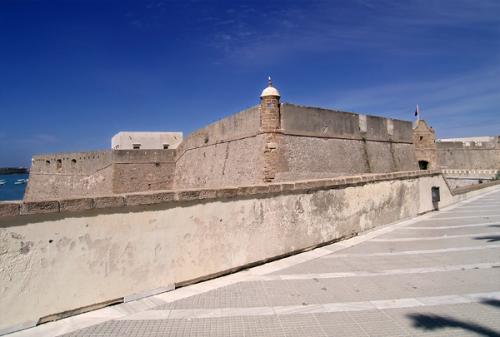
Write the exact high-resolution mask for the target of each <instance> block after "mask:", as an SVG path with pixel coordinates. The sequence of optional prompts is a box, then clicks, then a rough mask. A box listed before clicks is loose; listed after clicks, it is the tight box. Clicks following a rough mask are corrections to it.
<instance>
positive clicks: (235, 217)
mask: <svg viewBox="0 0 500 337" xmlns="http://www.w3.org/2000/svg"><path fill="white" fill-rule="evenodd" d="M432 187H439V188H440V191H441V201H440V202H439V206H440V207H444V206H446V205H449V204H451V203H453V202H456V201H459V200H463V199H464V198H467V197H469V196H471V195H472V194H474V193H481V191H473V192H467V190H465V191H463V192H467V193H464V194H454V193H452V192H450V190H449V189H448V185H447V184H446V181H445V180H444V179H443V177H442V175H441V174H440V172H439V171H432V170H431V171H411V172H396V173H380V174H365V175H360V176H351V177H336V178H329V179H317V180H307V181H296V182H282V183H269V184H259V185H249V186H240V187H237V188H218V189H190V190H178V191H156V192H155V191H150V192H142V193H128V194H115V195H109V196H96V197H86V198H78V199H59V200H54V199H51V200H44V201H31V202H30V201H24V202H0V228H1V230H0V248H1V251H2V254H1V255H0V268H2V269H3V270H4V271H5V272H3V273H1V274H0V284H2V287H3V288H2V296H0V308H3V309H4V310H2V313H3V314H2V315H1V316H0V333H2V332H4V333H5V332H8V331H13V330H16V329H20V328H27V327H30V326H34V325H36V324H40V323H43V322H47V321H50V320H54V319H59V318H62V317H65V316H67V315H71V314H74V313H76V312H84V311H86V310H92V309H95V308H97V307H100V306H105V305H109V304H112V303H119V302H128V301H132V300H134V299H138V298H142V297H144V296H148V295H151V294H155V293H160V292H164V291H168V290H171V289H173V288H174V287H178V286H181V285H185V284H189V283H193V282H197V281H200V280H203V279H207V278H212V277H215V276H218V275H221V274H225V273H229V272H232V271H235V270H238V269H242V268H245V267H248V266H249V265H255V264H258V263H263V262H266V261H269V260H272V259H276V258H279V257H283V256H287V255H290V254H293V253H296V252H300V251H304V250H308V249H310V248H312V247H317V246H320V245H323V244H327V243H331V242H334V241H336V240H341V239H343V238H347V237H350V236H353V235H356V234H357V233H359V232H362V231H364V230H367V229H370V228H373V227H376V226H380V225H383V224H388V223H391V222H395V221H398V220H401V219H404V218H408V217H413V216H415V215H417V214H419V213H425V212H428V211H431V210H433V209H434V205H433V202H432V198H431V188H432ZM482 187H484V186H482ZM490 188H496V187H495V186H492V187H490ZM486 190H487V189H486ZM471 193H472V194H471ZM353 200H356V202H353ZM6 308H8V310H7V309H6Z"/></svg>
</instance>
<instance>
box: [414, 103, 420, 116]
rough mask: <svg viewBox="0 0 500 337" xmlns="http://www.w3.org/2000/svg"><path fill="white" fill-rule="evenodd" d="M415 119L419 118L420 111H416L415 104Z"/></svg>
mask: <svg viewBox="0 0 500 337" xmlns="http://www.w3.org/2000/svg"><path fill="white" fill-rule="evenodd" d="M415 117H417V118H420V111H419V110H418V104H417V109H416V110H415Z"/></svg>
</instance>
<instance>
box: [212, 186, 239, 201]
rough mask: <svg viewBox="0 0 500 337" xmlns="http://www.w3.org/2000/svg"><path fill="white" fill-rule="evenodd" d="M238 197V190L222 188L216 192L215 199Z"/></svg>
mask: <svg viewBox="0 0 500 337" xmlns="http://www.w3.org/2000/svg"><path fill="white" fill-rule="evenodd" d="M237 195H238V189H237V188H236V187H235V188H222V189H218V190H217V191H216V196H217V198H224V199H226V198H234V197H236V196H237Z"/></svg>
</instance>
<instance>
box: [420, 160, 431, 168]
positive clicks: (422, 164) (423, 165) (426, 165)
mask: <svg viewBox="0 0 500 337" xmlns="http://www.w3.org/2000/svg"><path fill="white" fill-rule="evenodd" d="M418 167H419V168H420V169H421V170H427V169H428V168H429V162H428V161H426V160H419V161H418Z"/></svg>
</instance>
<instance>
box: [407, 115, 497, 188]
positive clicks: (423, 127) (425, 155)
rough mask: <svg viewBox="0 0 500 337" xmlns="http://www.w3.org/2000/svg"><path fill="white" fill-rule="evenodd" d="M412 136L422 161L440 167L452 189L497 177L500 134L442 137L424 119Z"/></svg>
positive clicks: (417, 153) (430, 167) (430, 166)
mask: <svg viewBox="0 0 500 337" xmlns="http://www.w3.org/2000/svg"><path fill="white" fill-rule="evenodd" d="M413 137H414V139H413V142H414V144H415V153H416V156H417V160H418V161H419V163H427V166H428V167H427V168H428V169H441V170H442V172H443V174H444V176H445V177H446V180H447V181H448V184H449V185H450V187H451V188H459V187H462V186H468V185H474V184H480V183H483V182H486V181H491V180H495V179H498V176H499V173H500V136H493V137H475V138H456V139H453V140H446V139H443V140H440V139H436V135H435V132H434V130H433V129H432V128H431V127H429V126H428V125H427V123H426V122H425V121H423V120H418V121H417V122H416V124H415V128H414V132H413Z"/></svg>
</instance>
